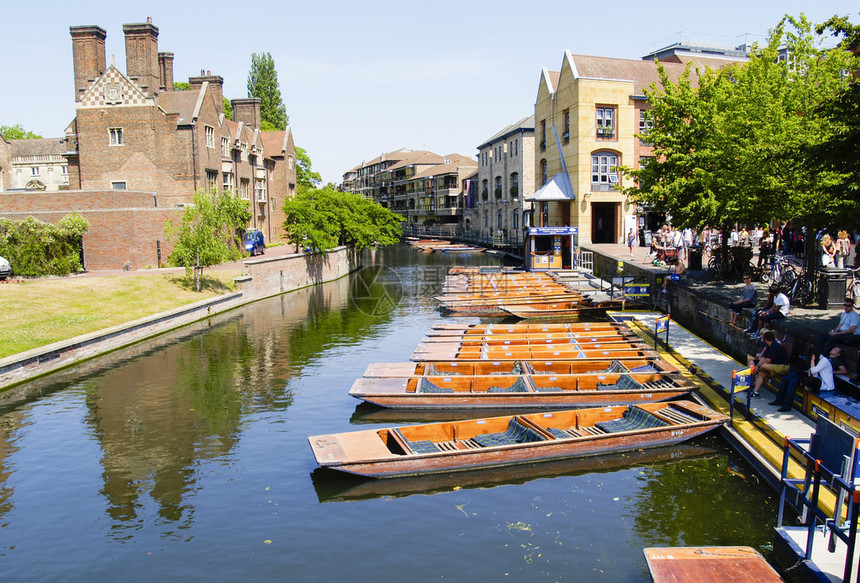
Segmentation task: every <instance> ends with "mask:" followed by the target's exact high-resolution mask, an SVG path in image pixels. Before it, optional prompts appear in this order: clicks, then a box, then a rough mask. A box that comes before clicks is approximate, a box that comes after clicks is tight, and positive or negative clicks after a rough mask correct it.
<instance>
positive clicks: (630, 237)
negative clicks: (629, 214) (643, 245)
mask: <svg viewBox="0 0 860 583" xmlns="http://www.w3.org/2000/svg"><path fill="white" fill-rule="evenodd" d="M635 244H636V233H635V232H634V230H633V229H630V232H629V233H627V249H628V250H629V251H630V257H633V245H635Z"/></svg>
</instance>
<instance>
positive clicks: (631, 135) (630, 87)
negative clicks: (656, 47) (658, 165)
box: [534, 51, 739, 244]
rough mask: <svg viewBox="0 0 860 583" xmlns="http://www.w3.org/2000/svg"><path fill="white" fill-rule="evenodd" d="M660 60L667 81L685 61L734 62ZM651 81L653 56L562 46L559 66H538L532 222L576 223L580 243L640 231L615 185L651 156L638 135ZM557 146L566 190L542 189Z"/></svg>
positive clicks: (553, 170) (655, 79) (555, 164)
mask: <svg viewBox="0 0 860 583" xmlns="http://www.w3.org/2000/svg"><path fill="white" fill-rule="evenodd" d="M663 58H664V59H665V60H664V61H663V66H664V67H665V69H666V72H667V73H668V75H669V77H670V78H671V79H672V80H676V79H677V78H678V77H679V76H680V75H681V74H682V73H683V71H684V69H685V66H686V63H688V62H689V61H691V60H695V61H696V64H697V65H701V66H708V67H719V66H723V65H725V64H727V63H729V62H733V61H735V62H736V61H737V60H739V59H738V57H736V56H734V55H732V56H731V57H728V56H727V57H725V58H719V57H716V56H715V55H707V56H703V55H699V56H691V55H678V54H669V55H663ZM694 77H695V76H694ZM652 83H657V84H659V76H658V65H657V63H656V62H655V61H654V60H653V57H651V58H650V59H648V60H633V59H615V58H609V57H595V56H588V55H574V54H571V52H570V51H566V52H565V54H564V58H563V59H562V63H561V68H560V70H558V71H550V70H548V69H546V68H545V69H543V71H542V72H541V76H540V82H539V85H538V91H537V98H536V100H535V190H536V192H535V195H534V205H535V216H534V224H535V225H538V226H572V227H577V229H578V237H579V243H580V244H582V243H620V242H623V240H624V237H625V234H626V233H627V232H628V231H629V229H631V228H635V229H637V230H638V229H639V227H640V224H639V222H640V221H639V218H638V216H637V212H636V211H637V209H636V208H635V205H634V204H633V203H632V202H631V201H630V200H629V199H628V198H627V197H625V196H624V194H622V193H621V192H620V191H619V190H618V187H621V186H625V184H624V179H623V178H622V176H621V172H620V171H619V167H621V166H626V167H630V168H638V167H639V165H640V163H641V161H642V160H643V158H647V157H649V156H651V155H652V153H651V147H650V145H649V144H648V143H647V141H645V137H644V136H643V135H642V134H644V133H645V132H646V131H647V128H646V127H645V117H644V111H645V110H646V109H647V108H648V102H647V101H646V99H645V93H644V90H645V89H646V88H647V87H648V86H650V85H651V84H652ZM554 130H555V131H554ZM556 134H557V136H558V137H557V138H556ZM559 150H560V151H561V155H563V156H564V165H565V166H566V169H567V174H568V176H569V178H570V184H571V186H572V192H568V193H564V192H560V190H559V188H557V187H555V186H554V185H553V184H549V186H547V188H546V189H544V190H543V191H541V190H540V189H541V188H542V187H543V186H544V185H547V184H548V183H550V182H553V180H552V179H553V177H554V176H556V175H557V174H560V173H562V172H563V168H564V166H563V164H562V160H561V158H560V156H559ZM562 190H563V189H562Z"/></svg>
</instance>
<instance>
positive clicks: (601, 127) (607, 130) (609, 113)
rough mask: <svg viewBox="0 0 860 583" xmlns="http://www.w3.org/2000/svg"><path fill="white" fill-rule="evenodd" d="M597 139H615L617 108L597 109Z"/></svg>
mask: <svg viewBox="0 0 860 583" xmlns="http://www.w3.org/2000/svg"><path fill="white" fill-rule="evenodd" d="M597 137H598V138H614V137H615V108H614V107H598V108H597Z"/></svg>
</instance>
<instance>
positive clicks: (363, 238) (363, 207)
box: [284, 187, 403, 252]
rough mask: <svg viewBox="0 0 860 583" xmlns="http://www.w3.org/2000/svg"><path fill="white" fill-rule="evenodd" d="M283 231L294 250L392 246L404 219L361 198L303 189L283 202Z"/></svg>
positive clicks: (323, 190)
mask: <svg viewBox="0 0 860 583" xmlns="http://www.w3.org/2000/svg"><path fill="white" fill-rule="evenodd" d="M284 214H285V215H286V220H285V221H284V231H285V232H286V233H287V241H288V242H289V243H292V244H293V245H295V246H296V247H297V248H304V247H310V248H311V249H313V250H315V251H323V252H325V251H327V250H329V249H332V248H334V247H337V246H338V245H349V246H352V247H355V248H356V249H363V248H365V247H372V246H375V245H392V244H394V243H396V242H397V241H398V240H399V238H400V235H401V233H402V232H403V229H402V226H401V224H400V223H401V221H402V220H403V218H402V217H401V216H399V215H397V214H395V213H393V212H391V211H390V210H388V209H386V208H384V207H382V206H381V205H379V204H377V203H375V202H373V201H371V200H368V199H366V198H364V197H362V196H359V195H357V194H352V193H346V192H340V191H337V190H335V189H333V188H330V187H326V188H322V189H314V188H306V189H303V190H301V191H299V193H298V194H297V195H296V196H294V197H291V198H288V199H287V200H286V201H285V202H284Z"/></svg>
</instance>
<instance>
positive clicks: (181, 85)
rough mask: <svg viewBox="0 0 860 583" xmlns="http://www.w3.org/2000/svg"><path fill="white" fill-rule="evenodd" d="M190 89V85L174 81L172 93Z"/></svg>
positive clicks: (185, 82)
mask: <svg viewBox="0 0 860 583" xmlns="http://www.w3.org/2000/svg"><path fill="white" fill-rule="evenodd" d="M190 89H191V83H189V82H188V81H174V82H173V90H174V91H188V90H190Z"/></svg>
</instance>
